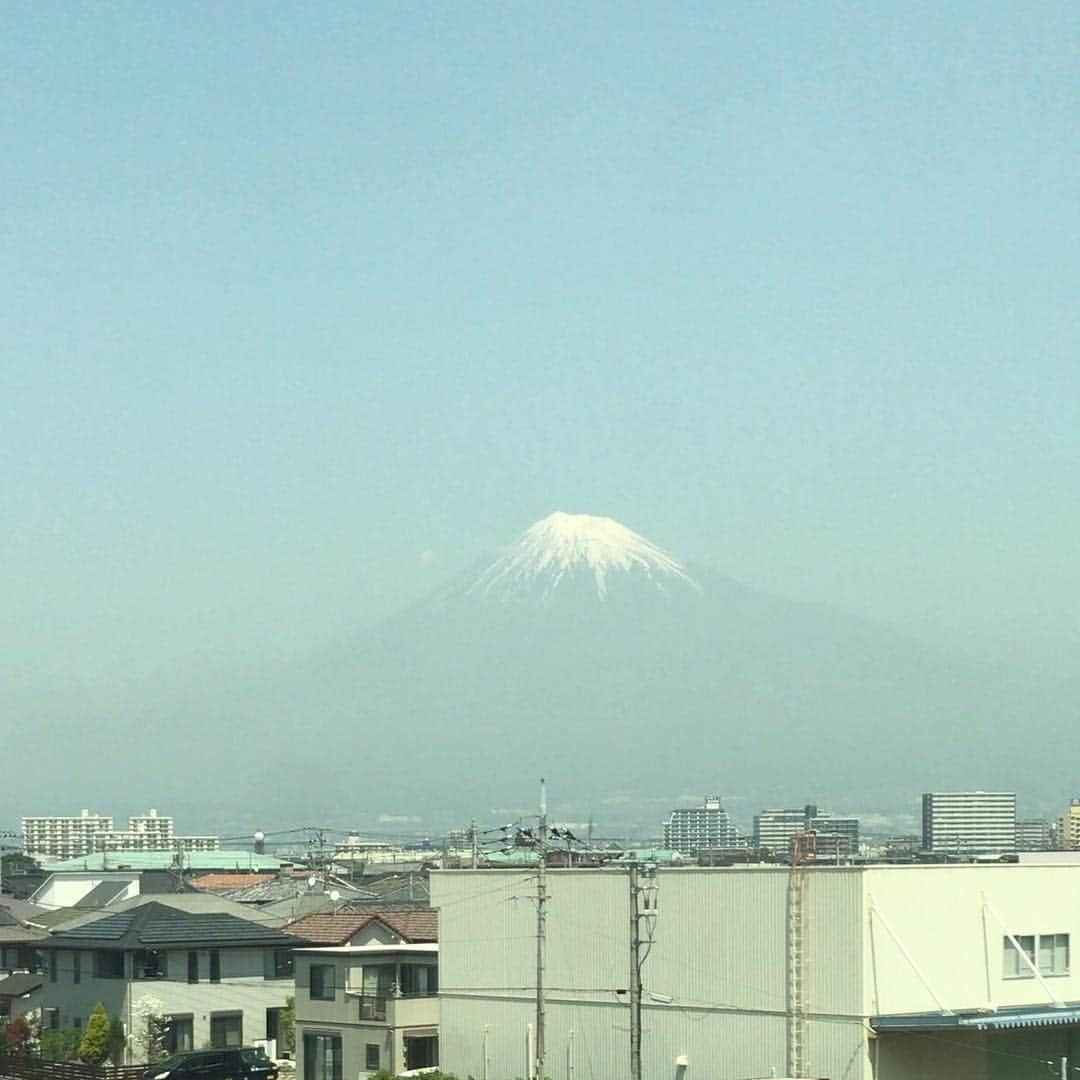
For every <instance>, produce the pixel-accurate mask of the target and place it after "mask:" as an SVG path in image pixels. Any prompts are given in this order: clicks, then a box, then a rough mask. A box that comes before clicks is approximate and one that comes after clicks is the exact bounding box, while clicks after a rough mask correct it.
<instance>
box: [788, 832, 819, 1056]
mask: <svg viewBox="0 0 1080 1080" xmlns="http://www.w3.org/2000/svg"><path fill="white" fill-rule="evenodd" d="M813 847H814V835H813V833H797V834H796V835H795V836H794V837H793V838H792V842H791V874H790V875H789V878H788V904H787V913H788V919H787V1071H788V1076H793V1077H802V1076H805V1075H806V933H805V927H804V919H803V901H804V898H805V897H804V894H805V891H806V874H805V871H804V870H803V862H804V861H805V860H806V857H807V855H809V854H810V853H811V852H812V851H813Z"/></svg>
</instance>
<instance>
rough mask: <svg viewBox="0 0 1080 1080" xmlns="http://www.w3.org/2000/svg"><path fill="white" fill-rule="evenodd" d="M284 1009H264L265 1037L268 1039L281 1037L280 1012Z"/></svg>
mask: <svg viewBox="0 0 1080 1080" xmlns="http://www.w3.org/2000/svg"><path fill="white" fill-rule="evenodd" d="M284 1011H285V1010H284V1009H267V1010H266V1037H267V1038H268V1039H279V1038H281V1014H282V1013H283V1012H284ZM279 1056H280V1055H279Z"/></svg>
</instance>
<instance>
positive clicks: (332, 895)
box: [330, 889, 341, 901]
mask: <svg viewBox="0 0 1080 1080" xmlns="http://www.w3.org/2000/svg"><path fill="white" fill-rule="evenodd" d="M330 899H331V900H334V901H337V900H340V899H341V893H339V892H338V891H337V889H331V890H330Z"/></svg>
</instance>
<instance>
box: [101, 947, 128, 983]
mask: <svg viewBox="0 0 1080 1080" xmlns="http://www.w3.org/2000/svg"><path fill="white" fill-rule="evenodd" d="M94 975H95V976H96V977H97V978H99V979H122V978H123V977H124V954H123V953H122V952H115V951H113V950H112V949H98V950H97V952H95V953H94Z"/></svg>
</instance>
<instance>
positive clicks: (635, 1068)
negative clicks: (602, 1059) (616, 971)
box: [630, 863, 656, 1080]
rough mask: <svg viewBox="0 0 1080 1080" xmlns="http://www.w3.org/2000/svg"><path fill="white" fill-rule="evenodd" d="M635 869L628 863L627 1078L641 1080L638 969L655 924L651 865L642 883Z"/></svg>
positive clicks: (639, 981)
mask: <svg viewBox="0 0 1080 1080" xmlns="http://www.w3.org/2000/svg"><path fill="white" fill-rule="evenodd" d="M639 869H640V867H639V866H638V864H637V863H631V864H630V1080H641V969H642V967H643V966H644V964H645V961H646V960H647V959H648V956H649V952H650V950H651V949H652V945H653V939H654V930H655V925H656V924H655V921H654V920H655V919H656V877H655V868H654V867H651V866H650V867H646V870H645V884H644V885H642V884H641V882H640V880H639ZM642 897H644V903H642ZM642 920H644V921H645V927H646V933H645V934H643V933H642V930H641V924H642Z"/></svg>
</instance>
